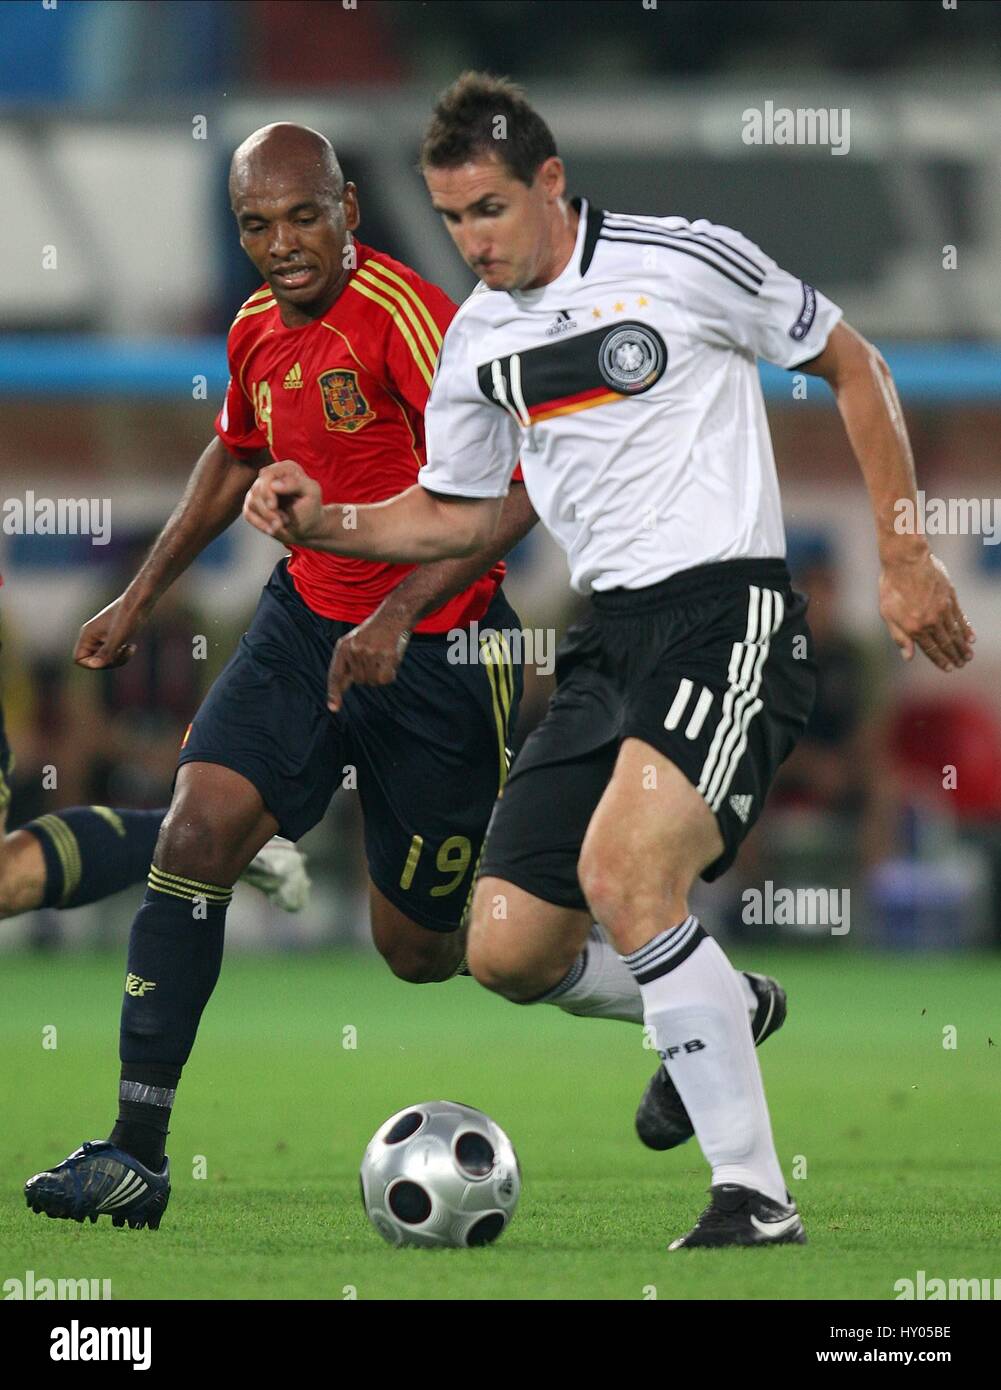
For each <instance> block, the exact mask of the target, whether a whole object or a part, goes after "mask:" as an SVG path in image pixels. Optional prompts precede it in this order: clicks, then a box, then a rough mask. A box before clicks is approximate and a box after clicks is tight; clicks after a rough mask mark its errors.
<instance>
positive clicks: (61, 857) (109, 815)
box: [22, 806, 167, 907]
mask: <svg viewBox="0 0 1001 1390" xmlns="http://www.w3.org/2000/svg"><path fill="white" fill-rule="evenodd" d="M166 814H167V812H166V811H165V810H161V811H122V810H114V811H113V810H112V809H111V807H110V806H71V807H70V808H69V809H68V810H66V811H54V812H53V813H52V814H51V815H47V816H39V817H38V819H37V820H33V821H29V822H28V824H27V825H25V826H22V829H24V830H30V831H31V833H32V834H33V835H34V836H36V838H37V839H38V841H39V843H40V844H41V846H42V854H43V855H44V857H45V890H44V897H43V898H42V903H41V906H42V907H82V905H83V904H84V903H94V902H99V901H100V900H101V898H108V897H110V896H111V894H112V893H117V892H119V890H120V889H122V888H128V887H129V885H130V884H132V883H142V881H143V880H144V879H145V877H146V875H147V874H148V873H149V866H150V863H151V861H152V859H153V851H154V849H155V848H156V837H157V836H158V835H159V833H160V826H161V825H162V824H163V818H164V816H165V815H166Z"/></svg>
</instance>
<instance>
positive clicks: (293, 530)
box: [243, 459, 323, 545]
mask: <svg viewBox="0 0 1001 1390" xmlns="http://www.w3.org/2000/svg"><path fill="white" fill-rule="evenodd" d="M243 515H244V517H245V518H246V520H247V521H249V522H250V524H251V526H256V527H257V529H258V531H263V532H264V534H265V535H266V536H274V538H275V540H278V541H282V542H283V543H284V544H285V545H305V544H306V543H307V542H308V541H309V539H310V536H311V535H312V534H313V532H314V531H316V530H317V529H318V528H319V525H320V522H321V521H322V519H323V498H322V494H321V492H320V485H319V483H317V482H314V480H313V479H312V478H310V477H309V476H308V475H307V474H306V473H305V472H304V471H303V469H301V468H300V467H299V465H298V464H297V463H293V462H292V460H291V459H283V460H282V462H281V463H269V464H268V465H267V467H266V468H262V469H261V471H260V473H259V474H258V475H257V481H256V482H255V483H254V484H253V486H252V487H251V489H250V491H249V492H248V493H247V496H246V497H245V498H244V502H243Z"/></svg>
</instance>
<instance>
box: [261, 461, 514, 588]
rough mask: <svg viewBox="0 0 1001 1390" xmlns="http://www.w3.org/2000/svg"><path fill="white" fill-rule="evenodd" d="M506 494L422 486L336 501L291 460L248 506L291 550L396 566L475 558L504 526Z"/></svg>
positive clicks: (276, 467)
mask: <svg viewBox="0 0 1001 1390" xmlns="http://www.w3.org/2000/svg"><path fill="white" fill-rule="evenodd" d="M502 502H503V498H500V497H483V498H480V497H451V496H448V497H445V496H443V495H442V494H440V493H432V492H428V491H426V490H425V489H424V488H422V487H421V486H420V484H419V483H415V484H414V486H413V487H411V488H408V489H407V490H406V492H401V493H398V494H397V496H396V497H390V498H389V499H388V500H387V501H385V502H371V503H366V504H364V505H360V504H354V503H340V502H328V503H327V504H326V506H324V504H323V500H322V497H321V493H320V485H319V483H317V482H315V481H314V480H313V479H312V478H310V477H308V476H307V474H306V473H305V472H304V471H303V469H302V468H300V467H299V465H298V464H297V463H293V462H292V460H291V459H285V460H283V461H282V462H280V463H272V464H269V465H268V467H267V468H262V469H261V471H260V474H259V475H258V478H257V481H256V482H255V483H254V484H253V486H252V487H251V488H250V490H249V492H248V493H247V496H246V499H245V501H244V504H243V515H244V516H245V517H246V519H247V521H249V522H250V524H251V526H256V527H257V529H258V531H263V532H264V534H265V535H266V536H274V538H275V539H276V540H279V541H281V542H282V544H283V545H301V546H306V547H307V548H308V549H309V550H327V551H331V552H332V553H333V554H335V555H354V556H357V557H358V558H359V559H361V560H378V561H384V562H387V563H389V564H403V565H406V564H418V565H420V564H425V563H427V562H428V561H430V560H446V559H449V558H453V557H459V556H464V555H473V554H474V553H475V552H476V551H478V550H482V549H484V547H485V546H487V545H488V544H489V543H490V541H491V539H492V538H493V535H494V532H495V531H496V529H497V523H498V521H499V519H500V513H501V504H502Z"/></svg>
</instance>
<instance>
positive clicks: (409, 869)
mask: <svg viewBox="0 0 1001 1390" xmlns="http://www.w3.org/2000/svg"><path fill="white" fill-rule="evenodd" d="M355 626H356V624H354V623H348V622H338V621H334V620H333V619H330V618H323V617H320V615H319V614H317V613H314V612H313V611H312V609H310V608H309V607H308V606H307V605H306V604H305V603H304V602H303V600H302V599H301V598H300V597H299V595H298V593H297V592H296V590H295V586H294V585H293V583H292V580H291V579H290V578H289V575H288V571H287V564H286V561H285V560H282V561H280V562H279V564H278V565H277V567H276V568H275V570H274V573H273V574H272V576H271V578H270V580H269V581H268V584H267V586H266V587H265V589H264V591H263V593H262V595H261V600H260V603H259V605H258V608H257V612H256V613H255V614H254V618H253V621H252V622H251V624H250V628H249V629H248V631H247V632H246V633H245V634H244V636H243V637H242V638H241V640H240V645H239V647H238V649H237V651H236V654H235V655H234V656H233V658H232V660H231V661H230V662H229V664H228V666H227V667H226V668H225V670H224V671H223V672H222V674H221V675H220V676H219V678H218V680H217V681H216V682H215V684H214V685H213V686H212V689H211V690H210V691H209V693H208V695H207V696H206V698H205V701H204V703H203V704H202V706H201V708H200V709H199V711H198V713H197V715H196V716H195V719H194V722H193V724H192V725H191V728H190V730H189V731H188V734H187V736H186V739H185V743H184V746H183V748H182V751H181V756H180V762H181V763H190V762H207V763H219V764H221V765H222V766H223V767H229V768H232V769H233V771H234V772H239V773H240V774H241V775H242V776H244V777H246V778H247V780H248V781H249V782H252V783H253V785H254V786H255V787H256V788H257V790H258V791H259V792H260V794H261V797H262V798H263V801H264V804H265V806H266V807H267V808H268V810H269V811H270V812H271V814H272V815H273V816H274V817H275V819H276V820H277V821H278V826H279V829H280V831H281V833H282V834H283V835H285V836H287V837H288V838H289V839H290V840H298V839H299V837H300V836H301V835H304V834H305V833H306V831H307V830H309V829H311V828H312V826H314V825H316V823H317V822H318V821H319V820H320V819H321V818H322V816H323V815H324V813H325V812H326V809H327V806H328V805H329V804H330V799H331V797H332V796H333V794H334V792H335V791H336V790H337V789H338V788H339V787H342V786H343V787H344V788H345V789H346V790H347V791H348V793H349V794H351V793H352V792H353V791H354V790H357V794H358V795H359V797H360V798H361V807H362V814H363V816H364V822H365V851H366V855H367V858H368V868H369V873H370V875H371V878H372V880H373V882H374V883H375V885H376V887H377V888H378V889H379V890H380V892H381V893H383V894H384V895H385V897H387V898H388V899H389V900H390V902H392V903H394V904H395V905H396V906H397V907H398V908H399V909H400V911H401V912H403V913H405V914H406V916H408V917H409V918H411V920H412V921H415V922H418V923H420V925H421V926H424V927H428V928H430V929H431V930H432V931H454V930H455V929H456V928H457V927H458V926H459V925H460V923H461V921H462V915H463V910H464V907H465V904H466V901H467V899H468V897H469V893H470V889H471V887H472V883H473V879H474V876H475V870H476V864H477V861H478V859H479V855H480V848H481V844H482V841H483V835H484V831H485V830H486V826H487V822H488V820H489V819H490V811H491V809H492V807H493V804H494V799H495V798H496V796H497V792H498V790H499V789H500V787H501V786H502V785H503V782H504V779H505V777H506V775H507V740H508V730H509V728H510V727H511V726H512V725H513V722H514V719H515V717H516V714H517V709H518V702H519V700H520V698H521V690H522V672H521V668H520V666H519V665H517V664H515V663H513V662H512V661H511V645H510V643H508V644H507V646H505V645H504V644H503V643H501V642H500V641H499V640H497V639H493V640H490V639H488V638H487V634H488V631H489V630H491V629H493V630H500V631H509V630H512V629H516V628H518V627H519V626H520V624H519V621H518V617H517V615H516V614H515V612H514V609H513V608H512V607H511V605H510V604H509V603H508V601H507V599H506V598H505V597H504V595H503V593H502V592H501V591H500V590H498V592H497V593H496V594H495V596H494V599H493V602H492V603H491V605H490V608H489V609H488V610H487V612H486V614H485V615H484V616H483V617H482V618H481V619H480V622H479V637H480V639H481V640H480V645H479V648H478V651H479V655H480V660H479V661H473V662H470V661H466V660H456V657H457V656H458V657H460V658H461V657H462V656H463V655H464V654H465V652H466V645H467V644H466V643H465V641H463V642H462V643H461V644H460V643H457V642H455V641H454V640H452V639H451V638H450V635H449V634H447V633H442V634H437V633H435V634H423V633H417V634H415V635H414V636H413V637H412V638H411V639H410V645H409V647H408V648H407V652H406V655H405V656H404V658H403V661H402V662H401V663H400V669H399V671H398V673H397V676H396V679H395V680H394V681H393V683H392V684H391V685H382V686H363V685H355V686H352V687H351V688H350V689H349V690H348V691H347V692H346V693H345V696H344V705H343V708H342V709H341V711H340V712H339V713H338V714H336V715H334V714H331V712H330V710H329V709H328V708H327V693H326V692H327V668H328V667H329V665H330V658H331V655H332V653H333V650H334V646H335V644H336V643H337V641H338V639H339V638H340V637H342V636H344V634H345V633H347V632H350V631H351V630H352V628H353V627H355ZM464 636H465V631H463V637H464ZM484 639H487V640H486V641H485V642H484ZM515 650H518V648H515ZM450 656H451V658H452V659H451V660H450V659H449V658H450Z"/></svg>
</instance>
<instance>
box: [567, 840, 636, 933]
mask: <svg viewBox="0 0 1001 1390" xmlns="http://www.w3.org/2000/svg"><path fill="white" fill-rule="evenodd" d="M577 878H578V881H579V883H580V887H581V892H582V893H583V894H584V897H585V898H586V899H587V903H588V906H589V907H590V909H591V912H592V913H593V914H594V917H595V918H596V919H597V921H599V922H601V923H602V924H603V925H604V926H605V927H606V928H607V929H608V930H609V931H611V932H614V930H615V926H616V922H617V921H618V919H619V918H620V917H622V916H623V915H624V914H625V913H628V911H629V910H630V906H631V902H630V898H631V896H632V894H633V891H634V890H633V886H632V885H631V884H630V883H629V882H628V880H627V877H626V876H625V875H623V874H622V873H621V872H618V873H617V872H616V869H615V859H614V857H613V856H612V855H610V854H608V853H607V852H606V851H602V850H595V849H593V848H590V847H589V846H588V845H587V844H585V846H584V848H583V849H582V850H581V854H580V858H579V859H578V861H577Z"/></svg>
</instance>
